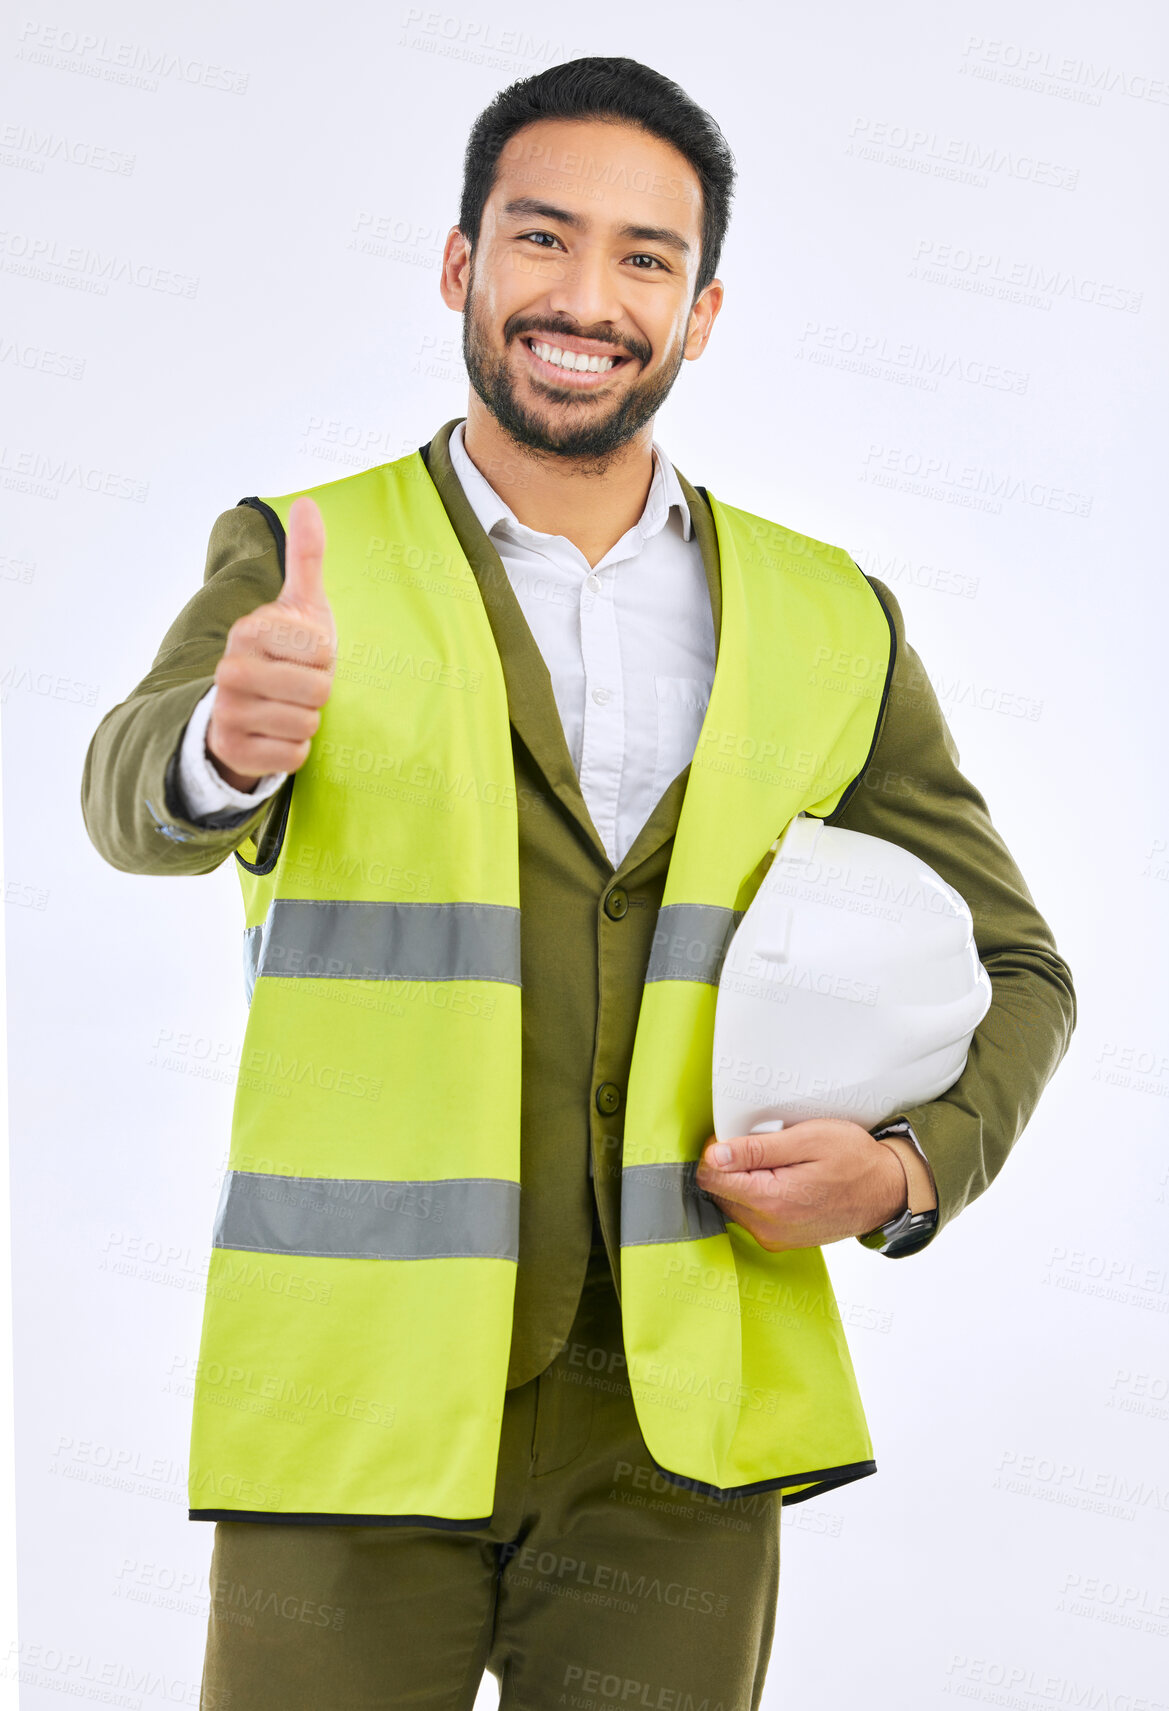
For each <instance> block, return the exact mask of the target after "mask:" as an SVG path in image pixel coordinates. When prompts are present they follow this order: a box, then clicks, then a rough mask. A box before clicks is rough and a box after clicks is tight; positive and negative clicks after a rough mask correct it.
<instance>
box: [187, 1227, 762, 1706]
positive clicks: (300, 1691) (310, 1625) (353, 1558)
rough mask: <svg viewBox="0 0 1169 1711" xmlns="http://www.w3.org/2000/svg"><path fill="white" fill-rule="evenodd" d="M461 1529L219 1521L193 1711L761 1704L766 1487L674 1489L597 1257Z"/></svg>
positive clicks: (518, 1398) (517, 1405)
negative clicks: (490, 1494) (630, 1372)
mask: <svg viewBox="0 0 1169 1711" xmlns="http://www.w3.org/2000/svg"><path fill="white" fill-rule="evenodd" d="M495 1495H496V1501H495V1510H494V1513H493V1515H492V1518H491V1523H490V1526H488V1527H487V1528H484V1529H481V1530H479V1531H477V1532H473V1533H452V1532H444V1531H442V1530H440V1529H436V1528H429V1527H393V1526H390V1527H369V1526H363V1527H346V1526H333V1525H329V1526H311V1525H309V1526H306V1525H302V1524H287V1525H286V1524H284V1523H279V1522H277V1523H268V1522H254V1521H219V1522H216V1524H215V1541H214V1548H213V1551H212V1557H211V1572H210V1585H211V1611H210V1618H209V1623H208V1632H207V1650H206V1659H205V1664H204V1671H203V1689H202V1695H201V1697H200V1701H199V1704H200V1706H201V1707H202V1708H203V1711H227V1708H228V1707H231V1711H243V1708H244V1707H246V1708H247V1711H471V1708H472V1707H473V1705H474V1703H475V1698H476V1694H477V1692H478V1690H479V1687H480V1684H481V1683H482V1680H483V1674H484V1671H485V1670H489V1671H490V1672H491V1674H492V1675H493V1676H495V1677H496V1678H497V1680H498V1681H499V1683H500V1700H499V1703H500V1707H501V1711H553V1708H557V1707H560V1706H565V1707H569V1708H575V1711H618V1708H620V1711H630V1708H631V1707H636V1708H637V1711H646V1708H647V1707H648V1708H651V1711H698V1708H699V1707H702V1706H703V1704H704V1702H705V1706H706V1711H756V1708H757V1707H758V1705H759V1701H760V1698H761V1696H762V1692H763V1680H764V1675H765V1673H766V1670H767V1662H768V1658H769V1656H770V1652H771V1643H772V1639H773V1636H774V1630H775V1610H776V1599H777V1596H778V1592H779V1533H780V1503H779V1496H778V1493H776V1492H772V1491H769V1492H764V1493H761V1494H756V1495H754V1496H750V1497H744V1498H738V1499H732V1500H731V1501H729V1502H720V1501H718V1500H717V1499H712V1498H710V1497H707V1496H704V1495H702V1494H697V1493H693V1492H690V1491H687V1490H684V1489H683V1488H681V1487H679V1486H676V1485H673V1484H671V1483H670V1482H669V1481H668V1480H666V1479H664V1478H663V1477H662V1475H661V1474H659V1473H658V1472H657V1471H656V1470H655V1468H654V1466H653V1463H652V1461H651V1459H650V1456H649V1453H648V1451H647V1449H646V1446H645V1440H644V1439H643V1437H642V1435H641V1432H640V1429H639V1427H638V1424H637V1417H636V1415H635V1413H634V1408H633V1400H632V1397H631V1395H630V1390H629V1384H628V1380H627V1378H626V1375H625V1357H624V1353H623V1344H622V1337H621V1313H620V1307H619V1305H618V1301H617V1296H616V1293H615V1291H614V1288H613V1281H612V1276H611V1273H610V1270H609V1262H608V1258H607V1256H606V1253H605V1250H604V1248H603V1247H595V1248H594V1249H593V1252H592V1255H591V1257H590V1261H589V1267H588V1272H587V1275H586V1279H585V1284H584V1288H583V1290H582V1292H581V1299H580V1304H579V1307H578V1309H577V1313H576V1318H575V1321H574V1323H573V1326H572V1334H571V1336H570V1339H569V1341H568V1343H567V1345H566V1346H565V1348H564V1349H563V1350H562V1351H561V1353H560V1354H559V1355H558V1357H557V1358H556V1360H555V1361H553V1363H552V1365H551V1366H549V1367H547V1368H546V1369H545V1370H544V1371H543V1372H542V1373H540V1374H539V1375H538V1376H537V1377H535V1378H533V1379H531V1380H530V1381H529V1382H528V1383H527V1384H523V1385H520V1386H518V1387H517V1388H516V1389H514V1390H509V1391H508V1392H507V1394H506V1398H505V1402H504V1413H503V1426H502V1431H501V1435H500V1446H499V1469H498V1477H497V1482H496V1494H495Z"/></svg>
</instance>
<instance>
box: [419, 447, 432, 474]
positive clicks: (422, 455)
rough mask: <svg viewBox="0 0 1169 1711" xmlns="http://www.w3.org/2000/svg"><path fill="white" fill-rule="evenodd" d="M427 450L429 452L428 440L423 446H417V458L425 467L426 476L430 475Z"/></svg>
mask: <svg viewBox="0 0 1169 1711" xmlns="http://www.w3.org/2000/svg"><path fill="white" fill-rule="evenodd" d="M429 450H430V441H429V440H427V442H426V444H425V445H424V446H419V448H418V456H419V457H420V458H421V459H422V461H423V463H424V464H425V465H426V473H427V475H429V474H430V459H429V457H428V456H427V455H426V454H427V453H428V452H429Z"/></svg>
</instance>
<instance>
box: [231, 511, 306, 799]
mask: <svg viewBox="0 0 1169 1711" xmlns="http://www.w3.org/2000/svg"><path fill="white" fill-rule="evenodd" d="M287 534H288V538H287V543H286V548H285V567H284V587H283V588H282V589H281V591H280V594H279V595H278V597H277V598H276V599H275V600H273V601H270V602H269V604H268V605H266V606H257V607H256V609H255V611H253V612H248V613H247V614H246V615H245V616H244V617H242V618H238V619H237V620H236V622H235V623H234V624H233V625H232V626H231V629H230V630H229V631H228V636H227V646H226V648H225V650H224V654H223V658H222V659H221V660H220V662H219V664H218V666H217V667H216V670H215V700H214V703H213V704H212V709H211V718H210V721H209V723H208V726H207V739H206V742H207V753H208V755H209V756H210V758H211V760H212V762H213V763H214V765H215V767H216V768H217V769H218V771H219V772H220V774H221V775H222V776H223V777H224V778H225V779H226V780H227V782H228V784H230V785H232V786H234V788H235V789H236V790H245V791H246V790H253V789H254V788H255V786H256V785H257V783H258V782H259V780H260V779H261V778H262V777H263V776H264V774H265V773H269V772H295V771H296V770H297V769H298V768H299V767H301V766H303V765H304V763H305V761H306V760H307V759H308V753H309V749H310V747H311V744H312V738H313V735H314V734H315V732H316V730H317V728H318V726H319V725H320V722H321V715H320V712H319V709H320V708H321V707H323V706H324V705H325V702H326V701H327V700H328V699H329V694H330V692H331V690H332V687H333V669H334V666H335V664H336V659H337V630H336V626H335V625H334V623H333V613H332V610H331V609H330V606H329V602H328V600H327V599H326V598H325V587H324V580H323V575H322V566H323V563H324V556H325V525H324V521H323V519H322V517H321V513H320V511H319V510H318V508H317V505H316V503H315V501H314V500H312V499H310V498H308V497H307V495H303V496H302V497H301V498H299V499H297V500H294V501H293V504H292V508H291V510H290V511H289V513H288V531H287Z"/></svg>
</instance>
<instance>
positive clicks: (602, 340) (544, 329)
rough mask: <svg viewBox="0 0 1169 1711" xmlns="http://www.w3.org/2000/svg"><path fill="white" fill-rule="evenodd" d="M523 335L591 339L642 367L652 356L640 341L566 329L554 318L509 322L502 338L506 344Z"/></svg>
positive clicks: (587, 329)
mask: <svg viewBox="0 0 1169 1711" xmlns="http://www.w3.org/2000/svg"><path fill="white" fill-rule="evenodd" d="M525 333H541V334H543V335H544V336H545V337H549V336H551V335H553V334H555V333H560V334H562V335H563V336H564V337H565V338H566V339H593V340H595V342H596V343H597V344H604V345H614V346H616V348H617V349H618V350H621V351H625V352H626V353H627V354H628V355H629V356H632V357H636V358H637V360H638V362H640V363H641V364H642V365H643V366H644V365H645V364H646V363H648V362H649V359H650V357H651V356H652V355H653V352H652V350H651V349H650V347H649V345H647V344H646V343H645V341H644V340H642V339H629V338H623V337H622V336H621V335H620V334H619V333H613V332H610V331H608V330H607V329H606V328H603V327H601V328H593V327H567V326H564V325H563V323H561V322H558V321H557V320H556V319H555V318H553V319H551V320H543V321H533V320H516V321H514V322H511V321H509V322H508V324H507V326H506V327H505V328H504V338H505V340H506V341H507V343H508V344H510V343H511V342H512V340H513V339H518V338H522V337H523V336H524V334H525Z"/></svg>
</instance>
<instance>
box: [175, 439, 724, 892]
mask: <svg viewBox="0 0 1169 1711" xmlns="http://www.w3.org/2000/svg"><path fill="white" fill-rule="evenodd" d="M449 449H450V457H451V463H452V465H453V466H454V472H455V475H456V476H457V477H458V480H459V484H460V486H461V487H462V489H463V491H464V493H465V494H466V496H467V501H468V503H469V504H470V506H471V509H472V510H473V511H474V513H475V515H476V517H477V518H478V519H479V522H480V524H481V525H482V527H483V530H484V532H485V534H487V535H488V536H489V537H490V539H491V541H492V542H493V544H494V546H495V548H496V551H497V552H498V553H499V556H500V558H501V559H502V561H503V566H504V569H505V571H506V573H507V577H508V580H509V582H510V583H511V586H512V588H513V589H514V591H515V594H516V598H517V599H518V601H519V604H520V607H521V609H522V611H523V614H524V617H525V618H526V619H527V622H528V627H529V628H530V630H531V632H532V635H533V636H534V637H535V641H536V645H537V647H538V648H539V649H540V652H541V654H542V655H543V657H544V660H545V662H546V664H547V666H548V671H549V673H550V675H551V678H552V688H553V691H554V693H555V697H556V705H557V708H558V710H559V713H560V718H561V722H562V724H563V726H564V734H565V737H566V738H567V741H568V752H569V754H570V755H571V757H572V763H573V766H574V767H575V768H576V773H577V777H578V779H579V780H580V787H581V794H582V796H583V797H584V799H585V805H586V807H587V808H588V811H589V814H590V816H591V818H592V822H593V825H594V826H595V827H596V829H597V832H598V834H599V836H600V839H601V842H602V844H603V845H604V847H605V850H606V852H607V853H608V856H609V860H610V861H611V862H612V864H613V866H614V867H619V866H620V864H621V861H622V859H623V857H624V856H625V853H626V851H627V850H628V849H629V847H630V845H631V844H632V843H633V841H634V839H635V838H636V836H637V834H638V832H639V831H640V830H641V828H642V826H643V825H644V824H645V822H646V820H647V819H648V818H649V815H650V814H651V812H652V811H653V809H654V807H655V806H656V804H657V802H658V799H659V798H660V796H661V795H662V792H663V791H664V790H665V788H666V786H667V785H668V784H669V783H670V781H671V779H673V778H675V777H676V776H677V775H678V773H679V772H681V771H682V769H683V767H685V766H686V765H688V763H689V762H690V760H691V758H692V757H693V754H694V749H695V745H696V743H697V741H698V733H699V731H700V730H701V727H702V720H703V717H704V715H705V713H706V705H707V702H708V700H709V698H710V686H711V683H712V681H713V679H714V663H715V637H714V618H713V614H712V612H711V606H710V591H709V589H708V587H707V583H706V573H705V570H704V568H703V563H702V550H701V547H700V546H699V544H698V539H697V536H696V535H695V534H694V531H693V528H692V526H691V519H690V511H689V507H688V506H687V504H686V499H685V496H684V494H683V492H682V488H681V486H680V484H679V482H678V477H677V475H676V474H675V472H674V467H673V465H672V464H671V462H670V460H669V458H668V457H667V456H666V454H665V453H664V452H663V451H662V449H661V447H660V446H659V445H658V444H657V443H656V442H655V443H654V446H653V478H652V480H651V482H650V489H649V494H648V496H647V498H646V503H645V509H644V511H643V512H642V514H641V517H640V518H639V519H638V521H637V522H636V523H635V524H634V525H633V527H632V528H631V529H628V530H626V532H625V534H624V535H622V537H621V539H620V540H619V541H617V542H616V544H615V545H614V546H612V547H611V548H610V549H609V551H608V552H607V553H606V554H605V556H604V558H603V559H601V560H600V562H599V563H598V564H596V565H595V566H593V567H592V568H591V569H590V567H589V564H588V561H587V560H586V558H585V556H584V554H583V553H582V552H581V551H580V549H579V548H578V547H576V546H574V545H573V543H572V542H571V541H570V540H568V539H566V537H565V536H564V535H546V534H542V533H541V532H540V531H539V530H538V529H529V528H528V527H527V525H526V524H524V523H521V522H520V521H519V520H518V518H517V517H516V516H515V513H514V512H513V511H512V510H511V509H510V507H509V506H507V505H506V504H505V503H504V501H503V500H502V499H501V498H500V497H499V494H498V493H496V491H495V489H494V488H493V487H492V486H491V485H490V483H489V482H488V481H487V480H486V478H485V477H484V476H483V475H482V474H481V473H480V472H479V470H478V469H476V467H475V465H474V464H473V463H472V462H471V459H470V457H469V456H468V454H467V450H466V447H465V446H464V444H463V423H462V422H459V423H458V424H457V425H456V427H455V428H454V429H453V431H452V433H451V437H450V442H449ZM214 697H215V687H214V685H212V687H211V688H210V689H209V690H208V691H207V694H206V695H205V696H204V697H203V699H202V700H201V701H200V702H199V704H198V706H197V707H196V708H195V711H194V713H193V714H192V715H191V718H190V720H189V721H188V724H187V729H186V732H185V733H184V736H183V742H182V746H181V748H180V751H179V787H180V789H181V791H182V793H183V797H184V799H185V801H186V804H187V806H188V808H189V810H190V817H191V818H192V819H200V818H202V817H204V816H206V815H208V814H213V813H217V812H219V811H221V810H225V809H226V810H231V809H246V808H251V807H254V806H256V804H257V803H259V802H262V801H263V800H264V799H265V797H267V796H270V795H271V794H272V792H273V791H274V790H277V789H278V788H279V787H280V785H281V784H282V783H283V782H284V780H285V778H286V777H287V776H288V775H287V773H269V774H268V775H267V777H265V778H262V779H260V781H259V783H258V784H257V785H256V787H255V789H254V790H252V791H241V790H234V789H233V788H232V786H231V785H230V784H228V783H227V781H226V780H225V779H223V778H221V777H220V775H219V773H218V772H217V771H216V769H215V767H214V766H213V764H212V763H211V761H210V760H209V759H208V758H207V754H206V751H205V747H204V739H205V735H206V730H207V722H208V720H209V719H210V716H211V707H212V704H213V702H214Z"/></svg>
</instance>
